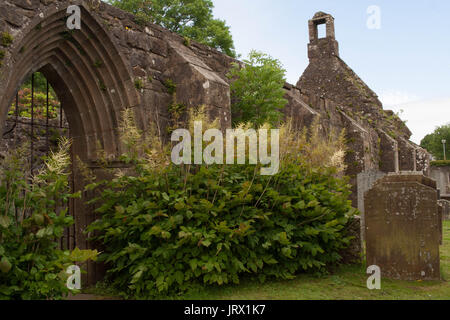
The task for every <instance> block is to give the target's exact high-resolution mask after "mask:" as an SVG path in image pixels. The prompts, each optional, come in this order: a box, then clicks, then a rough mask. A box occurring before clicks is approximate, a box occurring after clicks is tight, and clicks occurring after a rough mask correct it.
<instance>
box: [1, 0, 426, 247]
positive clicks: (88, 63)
mask: <svg viewBox="0 0 450 320" xmlns="http://www.w3.org/2000/svg"><path fill="white" fill-rule="evenodd" d="M69 5H79V6H80V7H81V8H82V11H81V14H82V28H81V30H75V31H74V32H68V30H67V28H66V17H67V13H66V10H67V7H68V6H69ZM305 23H306V22H305ZM321 24H325V25H326V37H324V38H319V37H318V26H319V25H321ZM308 27H309V38H310V42H309V44H308V56H309V66H308V67H307V69H306V70H305V71H304V73H303V75H301V77H300V79H299V81H298V82H297V84H295V85H294V84H289V83H286V85H285V87H284V88H285V91H286V95H285V97H286V99H287V100H288V104H287V105H286V107H285V109H284V112H285V115H286V116H287V117H292V119H293V120H294V124H295V126H296V127H297V128H299V129H301V128H302V127H304V126H309V125H310V124H311V123H312V121H313V119H314V118H315V117H316V116H318V115H319V116H320V124H321V126H322V128H323V129H324V130H325V131H330V130H332V129H334V130H337V131H340V130H341V129H345V131H346V134H347V141H348V150H349V151H348V152H347V154H346V158H345V161H346V164H347V171H346V174H347V175H348V176H350V178H351V183H352V185H353V194H352V201H353V203H354V206H357V183H356V182H357V175H358V174H359V173H361V172H367V171H379V172H385V173H388V172H399V171H423V172H424V173H425V174H428V171H429V158H430V157H429V154H428V153H427V152H426V151H425V150H423V149H421V148H420V147H419V146H417V145H416V144H414V143H413V142H411V141H409V138H410V136H411V132H410V131H409V130H408V128H407V127H406V126H405V124H404V123H403V122H402V121H401V120H400V119H399V118H398V117H397V116H396V115H395V114H394V113H393V112H392V111H389V110H383V106H382V103H381V102H380V100H379V99H378V97H377V95H376V94H375V93H374V92H373V91H372V90H371V89H370V88H369V87H368V86H367V85H366V84H365V83H364V82H363V81H362V80H361V79H360V78H359V77H358V75H356V74H355V72H353V71H352V69H351V68H350V67H349V66H348V65H347V64H346V63H345V62H344V61H343V60H342V59H341V57H340V55H339V44H338V41H337V40H336V38H335V26H334V18H333V17H332V16H331V15H329V14H326V13H323V12H318V13H316V14H315V15H314V17H313V18H312V19H311V20H310V21H309V22H308ZM305 29H306V28H305ZM0 34H2V35H3V37H4V38H5V37H6V38H8V39H11V41H2V42H0V130H2V131H3V130H4V123H5V121H6V120H7V117H8V110H9V108H10V106H11V104H12V102H13V100H14V98H15V96H16V93H17V91H18V90H19V88H20V86H21V85H22V83H23V81H24V80H25V78H26V77H27V75H29V74H31V73H33V72H38V71H39V72H41V73H43V74H44V75H45V77H46V78H47V79H48V80H49V82H50V84H51V86H52V87H53V88H54V90H55V92H56V94H57V96H58V98H59V100H60V101H61V104H62V106H63V108H64V112H65V115H66V117H67V122H68V125H69V127H70V136H71V137H72V138H73V152H74V154H76V155H77V156H79V157H80V158H81V159H82V160H83V161H84V162H86V163H88V164H89V166H90V167H91V169H93V170H94V171H95V170H97V169H98V170H100V169H99V166H98V165H97V154H98V153H97V148H98V147H99V146H100V147H101V148H102V149H103V150H105V151H106V152H107V153H108V154H109V155H110V156H113V157H117V158H118V156H119V155H120V153H121V148H122V147H121V143H120V141H119V135H118V130H117V128H118V124H119V122H120V116H121V112H122V111H123V110H124V109H125V108H132V109H133V110H134V113H135V116H136V119H137V124H138V125H139V127H140V128H141V129H142V130H144V131H145V130H148V128H149V123H151V122H157V123H158V124H159V127H161V128H165V127H167V126H168V125H169V122H170V115H169V111H168V107H169V105H170V104H171V102H172V94H171V92H170V88H169V87H168V85H167V84H168V83H173V84H174V85H176V98H177V102H178V103H181V104H183V105H185V106H186V107H188V108H191V107H196V106H199V105H205V106H206V107H207V110H208V112H209V113H210V116H211V117H218V118H219V119H220V121H221V125H222V126H223V127H227V126H230V124H231V114H230V105H231V102H230V86H229V79H228V78H227V77H226V74H227V73H228V71H229V69H230V67H231V64H232V63H233V62H235V60H234V59H232V58H230V57H229V56H227V55H225V54H223V53H221V52H219V51H217V50H215V49H212V48H210V47H207V46H205V45H202V44H198V43H196V42H194V41H192V42H190V43H186V41H185V39H184V38H183V37H181V36H179V35H177V34H174V33H172V32H170V31H168V30H166V29H163V28H162V27H160V26H158V25H154V24H142V23H140V22H138V21H137V20H136V18H135V17H134V16H133V15H132V14H130V13H127V12H124V11H122V10H119V9H117V8H115V7H112V6H110V5H108V4H106V3H103V2H101V1H99V0H61V1H57V0H6V1H1V3H0ZM305 45H306V44H305ZM344 45H345V44H344ZM99 62H101V63H99ZM98 142H99V143H98ZM115 165H117V166H120V165H121V164H120V163H119V162H117V163H115ZM80 187H81V182H78V181H76V180H75V188H76V189H79V188H80ZM74 206H75V207H76V206H79V207H78V208H74V211H76V212H80V216H78V217H76V221H77V229H79V230H82V228H83V227H84V226H85V225H86V224H87V223H88V222H89V221H90V220H92V218H90V217H87V215H88V213H87V212H88V210H82V206H83V204H81V203H75V204H74ZM83 215H86V216H83ZM76 234H77V243H78V244H79V245H80V244H82V243H83V242H84V241H86V239H85V238H84V235H82V233H81V232H78V233H76ZM80 246H81V247H83V245H80Z"/></svg>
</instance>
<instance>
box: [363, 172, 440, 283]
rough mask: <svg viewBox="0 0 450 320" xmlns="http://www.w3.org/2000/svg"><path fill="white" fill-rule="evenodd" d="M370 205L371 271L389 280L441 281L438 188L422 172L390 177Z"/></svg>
mask: <svg viewBox="0 0 450 320" xmlns="http://www.w3.org/2000/svg"><path fill="white" fill-rule="evenodd" d="M364 203H365V223H366V226H365V236H366V257H367V265H377V266H379V267H380V268H381V275H382V277H385V278H391V279H400V280H439V279H440V267H439V265H440V264H439V240H440V234H439V223H440V221H439V217H438V206H437V191H436V182H435V181H434V180H432V179H430V178H427V177H425V176H424V175H422V174H420V173H417V172H402V173H400V174H388V175H387V176H385V177H384V178H382V179H380V180H378V181H377V182H376V183H375V185H374V187H373V188H372V189H371V190H369V191H368V192H367V193H366V194H365V201H364Z"/></svg>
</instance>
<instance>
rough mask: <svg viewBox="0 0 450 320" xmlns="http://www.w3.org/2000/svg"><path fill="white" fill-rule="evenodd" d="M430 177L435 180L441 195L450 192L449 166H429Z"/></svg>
mask: <svg viewBox="0 0 450 320" xmlns="http://www.w3.org/2000/svg"><path fill="white" fill-rule="evenodd" d="M430 177H431V178H433V179H434V180H436V183H437V188H438V189H439V190H440V191H441V196H444V197H445V196H446V195H449V194H450V166H446V167H437V166H431V169H430Z"/></svg>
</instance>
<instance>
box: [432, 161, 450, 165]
mask: <svg viewBox="0 0 450 320" xmlns="http://www.w3.org/2000/svg"><path fill="white" fill-rule="evenodd" d="M430 164H431V165H432V166H433V167H447V166H450V160H436V161H431V162H430Z"/></svg>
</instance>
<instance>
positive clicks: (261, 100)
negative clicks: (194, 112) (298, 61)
mask: <svg viewBox="0 0 450 320" xmlns="http://www.w3.org/2000/svg"><path fill="white" fill-rule="evenodd" d="M285 73H286V71H285V70H284V69H283V68H282V65H281V63H280V61H278V60H276V59H273V58H272V57H270V56H268V55H266V54H264V53H261V52H257V51H251V52H250V54H249V58H248V60H244V66H243V67H241V65H239V64H237V63H234V64H233V67H232V68H231V70H230V72H229V74H228V75H227V76H228V78H230V79H231V80H232V81H231V84H230V90H231V98H232V99H231V101H232V104H231V113H232V122H233V125H234V126H236V125H238V124H240V123H248V122H251V123H252V124H254V126H255V127H259V126H261V125H262V124H264V123H266V122H269V123H270V124H272V125H278V123H279V121H280V120H281V119H282V118H283V113H282V112H281V111H282V110H283V108H284V107H285V106H286V104H287V102H288V101H287V100H286V99H284V96H285V94H286V92H285V90H284V89H283V87H284V85H285V83H286V78H285Z"/></svg>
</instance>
